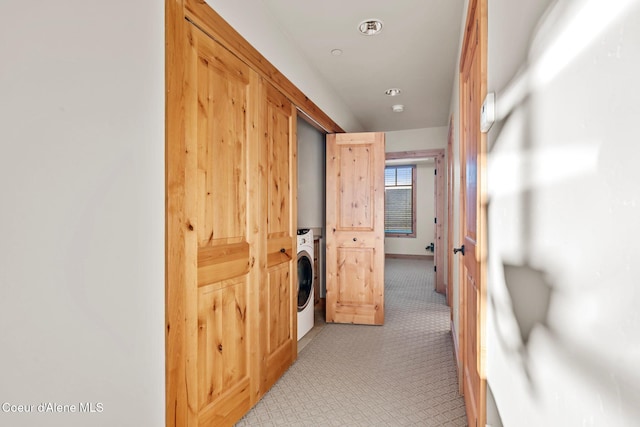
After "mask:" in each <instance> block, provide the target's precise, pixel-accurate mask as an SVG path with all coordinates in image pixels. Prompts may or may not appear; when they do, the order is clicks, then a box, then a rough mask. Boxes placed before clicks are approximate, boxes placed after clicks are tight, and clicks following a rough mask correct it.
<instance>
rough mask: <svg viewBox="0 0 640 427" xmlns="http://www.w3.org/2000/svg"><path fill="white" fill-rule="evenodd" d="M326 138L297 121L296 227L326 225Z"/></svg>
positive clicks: (302, 121)
mask: <svg viewBox="0 0 640 427" xmlns="http://www.w3.org/2000/svg"><path fill="white" fill-rule="evenodd" d="M325 151H326V150H325V136H324V134H323V133H321V132H320V131H318V130H317V129H316V128H314V127H313V126H311V125H310V124H308V123H307V122H305V121H304V120H302V119H300V118H299V119H298V228H318V227H319V228H324V225H325V203H324V201H325V197H326V196H325Z"/></svg>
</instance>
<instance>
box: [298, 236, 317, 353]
mask: <svg viewBox="0 0 640 427" xmlns="http://www.w3.org/2000/svg"><path fill="white" fill-rule="evenodd" d="M313 310H314V307H313V230H309V229H306V228H302V229H300V230H298V341H300V338H302V337H303V336H304V335H305V334H306V333H307V332H309V331H310V330H311V328H313V316H314V313H313Z"/></svg>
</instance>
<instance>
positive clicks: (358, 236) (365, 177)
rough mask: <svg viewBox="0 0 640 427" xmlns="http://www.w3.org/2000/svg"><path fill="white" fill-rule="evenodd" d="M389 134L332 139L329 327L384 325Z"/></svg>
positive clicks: (329, 152) (335, 136) (329, 154)
mask: <svg viewBox="0 0 640 427" xmlns="http://www.w3.org/2000/svg"><path fill="white" fill-rule="evenodd" d="M384 162H385V149H384V133H344V134H330V135H327V178H326V180H327V199H326V200H327V201H326V203H327V243H326V245H327V252H326V254H327V261H326V271H327V276H326V277H327V279H326V284H327V301H326V303H327V307H326V317H327V322H336V323H359V324H366V325H382V324H383V323H384Z"/></svg>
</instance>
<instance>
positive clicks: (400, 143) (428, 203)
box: [384, 127, 448, 255]
mask: <svg viewBox="0 0 640 427" xmlns="http://www.w3.org/2000/svg"><path fill="white" fill-rule="evenodd" d="M447 132H448V129H447V128H446V127H436V128H424V129H410V130H402V131H392V132H386V133H385V143H386V147H385V150H386V152H387V153H390V152H397V151H411V150H429V149H437V148H445V147H446V146H447ZM407 164H412V162H411V161H408V162H407ZM433 171H434V165H433V163H428V164H425V163H422V164H418V165H417V173H418V177H417V199H418V200H417V204H416V216H417V220H416V237H415V238H414V237H387V238H385V239H384V251H385V253H386V254H401V255H432V252H427V251H426V250H425V247H426V246H427V245H428V244H429V243H431V242H434V241H435V240H434V227H433V218H434V215H435V214H434V204H435V200H434V178H433ZM443 173H444V171H443Z"/></svg>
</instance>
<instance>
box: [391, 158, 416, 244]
mask: <svg viewBox="0 0 640 427" xmlns="http://www.w3.org/2000/svg"><path fill="white" fill-rule="evenodd" d="M415 200H416V167H415V165H409V166H388V167H386V168H385V169H384V201H385V208H384V232H385V235H386V236H387V237H416V204H415Z"/></svg>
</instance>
